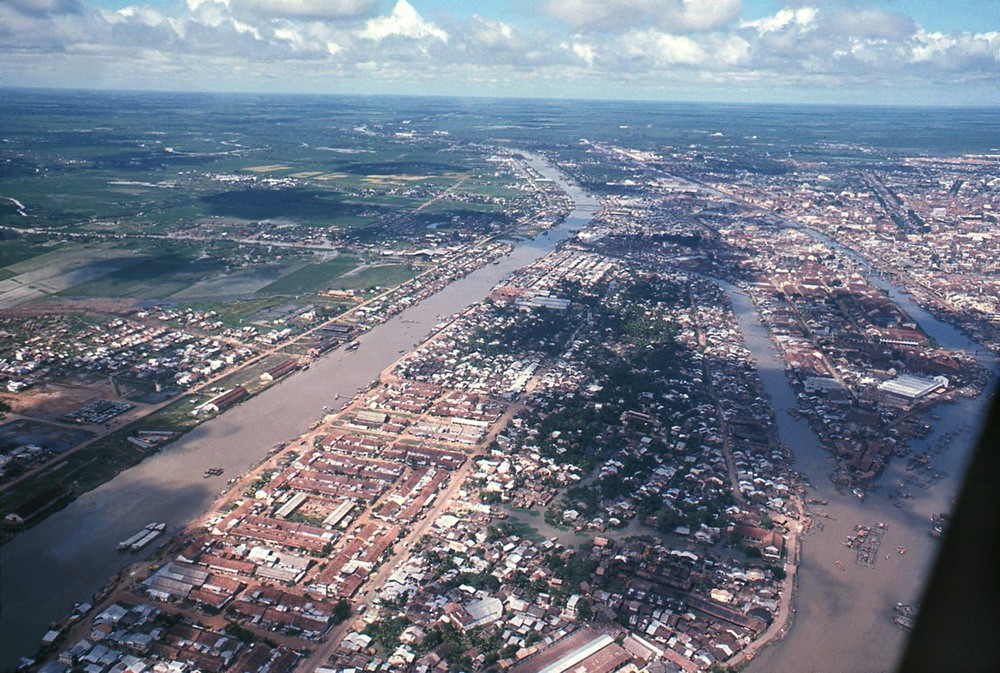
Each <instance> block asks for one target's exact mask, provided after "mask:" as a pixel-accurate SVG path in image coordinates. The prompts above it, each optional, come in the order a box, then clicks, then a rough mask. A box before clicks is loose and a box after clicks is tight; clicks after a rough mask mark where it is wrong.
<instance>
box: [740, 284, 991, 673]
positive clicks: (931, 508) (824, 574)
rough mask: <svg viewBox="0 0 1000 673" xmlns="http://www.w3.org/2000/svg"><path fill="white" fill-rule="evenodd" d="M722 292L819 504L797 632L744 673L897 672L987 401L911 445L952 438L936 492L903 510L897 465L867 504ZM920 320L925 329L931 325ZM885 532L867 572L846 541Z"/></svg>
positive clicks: (754, 330) (972, 404)
mask: <svg viewBox="0 0 1000 673" xmlns="http://www.w3.org/2000/svg"><path fill="white" fill-rule="evenodd" d="M722 286H723V288H724V289H725V290H726V292H727V295H728V296H729V298H730V300H731V301H732V303H733V307H734V310H735V312H736V315H737V319H738V322H739V326H740V329H741V331H742V332H743V335H744V339H745V341H746V344H747V348H748V349H749V350H750V351H751V352H752V354H753V356H754V359H755V361H756V365H757V369H758V372H759V374H760V376H761V379H762V380H763V382H764V388H765V391H766V392H767V394H768V396H769V398H770V400H771V403H772V405H773V407H774V409H775V413H776V416H777V419H778V433H779V437H780V438H781V441H782V442H783V443H784V444H785V445H786V446H788V447H789V448H790V449H791V451H792V453H793V454H794V456H795V463H794V466H795V468H796V470H797V472H799V473H800V474H801V475H802V476H803V477H804V481H805V482H806V485H807V486H806V490H805V498H806V499H807V502H811V503H813V504H810V505H809V514H810V516H811V517H812V519H813V521H814V524H813V526H812V528H811V529H810V530H809V531H807V532H806V533H805V534H804V535H803V536H802V539H801V559H800V561H801V562H800V564H799V566H798V569H797V580H798V581H797V589H796V597H795V605H794V613H795V620H794V625H793V626H792V627H791V628H790V629H789V630H788V633H787V635H786V636H785V637H784V639H783V640H781V641H779V642H776V643H775V644H774V645H773V646H771V647H768V648H766V649H764V650H762V651H761V652H760V653H759V654H758V655H757V656H756V657H755V659H754V660H753V661H752V662H751V663H750V664H749V665H748V667H747V668H746V670H747V671H749V672H751V673H785V672H788V673H799V672H801V671H815V672H817V673H821V672H824V671H829V672H830V673H839V672H840V671H844V670H851V671H858V672H859V673H865V672H868V671H870V672H871V673H876V672H878V671H884V670H888V669H891V668H892V667H893V666H894V665H895V663H896V661H897V660H898V658H899V655H900V653H901V651H902V648H903V646H904V645H905V642H906V632H904V631H903V630H901V629H900V628H899V627H897V626H895V625H894V624H893V623H892V607H893V606H894V605H895V604H896V603H897V602H901V603H916V602H918V601H919V598H920V595H921V593H922V591H923V585H924V583H925V582H926V580H927V578H928V577H929V573H930V568H931V565H932V563H933V560H934V557H935V555H936V552H937V545H938V542H937V541H936V540H934V539H933V538H931V537H930V536H928V534H927V532H928V530H929V528H930V525H931V520H930V516H931V515H932V514H935V513H939V512H944V511H948V510H949V509H950V505H951V502H952V499H953V498H954V496H955V494H956V493H957V491H958V488H959V487H960V485H961V479H962V476H963V474H964V469H965V465H966V463H967V461H968V458H969V455H970V451H971V447H972V446H973V443H974V441H975V439H976V436H977V433H978V425H977V423H976V422H975V420H974V419H981V418H982V417H983V414H984V413H985V410H986V405H987V404H988V401H989V399H988V395H981V396H979V397H978V398H975V399H961V400H958V401H955V402H951V403H947V404H945V405H942V406H940V407H938V408H937V409H936V410H935V411H936V413H937V415H938V416H939V417H940V418H939V420H937V421H936V422H935V424H934V430H933V431H932V433H931V434H930V435H928V436H927V437H925V438H922V439H920V440H917V441H914V442H913V445H914V451H919V450H920V449H921V447H922V445H924V444H926V445H927V446H931V445H933V444H934V443H935V442H938V441H940V440H941V437H942V436H944V435H946V434H947V435H949V436H950V437H951V440H950V442H948V448H947V449H946V450H943V451H941V452H939V453H938V454H936V455H934V456H933V458H932V460H933V461H934V463H935V465H940V467H941V471H942V472H946V475H945V477H943V478H942V479H941V481H939V482H938V483H937V484H935V485H933V486H932V487H929V488H926V489H918V490H917V492H915V493H914V494H913V497H911V498H907V499H905V500H902V501H901V500H900V499H898V498H890V497H889V496H890V495H891V487H892V485H893V484H896V483H898V482H899V481H900V480H901V479H903V478H905V476H904V474H903V473H904V472H905V466H903V465H901V464H900V461H898V460H897V461H895V462H893V463H891V464H890V466H889V468H888V469H887V470H886V472H885V473H884V474H883V475H882V476H881V477H879V478H878V479H877V480H876V481H875V482H874V487H873V488H872V490H871V491H870V492H869V494H868V496H867V497H866V498H865V499H864V500H861V499H859V498H857V497H856V496H854V495H853V494H851V493H849V492H842V491H839V490H837V489H836V488H835V487H834V485H833V484H832V483H831V482H830V479H829V475H830V474H831V473H832V472H833V469H834V461H833V459H832V457H831V456H830V455H829V454H828V453H827V451H826V450H825V449H824V447H823V445H822V443H821V442H820V441H819V438H818V437H817V436H816V434H815V433H814V432H813V430H812V429H811V428H810V427H809V424H808V423H807V422H806V421H805V420H803V419H802V418H800V417H798V416H797V415H796V416H793V415H791V414H789V413H788V411H789V410H794V409H796V408H797V401H796V398H795V393H794V390H793V389H792V387H791V385H790V383H789V381H788V379H787V376H786V373H785V367H784V363H783V361H782V360H781V359H780V355H779V354H778V352H777V350H776V349H775V346H774V344H773V342H772V341H771V338H770V334H769V332H768V330H767V329H766V328H765V327H764V325H763V324H762V323H761V322H760V320H759V317H758V315H757V312H756V309H755V308H754V306H753V304H752V302H751V301H750V299H749V298H748V297H747V295H746V294H744V293H742V292H741V291H739V290H737V289H736V288H735V287H733V286H732V285H729V284H726V283H722ZM904 308H908V307H904ZM914 317H915V318H916V319H917V320H918V322H920V324H921V326H922V327H924V325H925V323H926V322H927V317H929V316H928V315H927V314H925V315H923V316H914ZM947 327H948V326H947V325H940V324H937V325H933V326H930V329H933V330H934V331H935V332H938V333H939V334H940V335H941V336H944V337H945V338H948V339H949V343H947V344H946V345H948V346H949V347H953V346H955V345H965V344H961V343H957V339H958V337H956V335H955V334H949V333H948V331H947V329H946V328H947ZM939 341H941V339H939ZM942 342H943V341H942ZM993 371H994V372H995V371H996V369H995V366H994V368H993ZM820 503H825V504H820ZM879 523H881V524H883V525H884V528H883V529H881V530H882V531H883V532H882V535H881V539H880V546H879V549H878V550H877V552H876V554H877V555H876V556H875V557H874V562H873V563H872V564H871V565H868V564H867V563H862V562H859V558H860V556H859V555H858V553H857V551H856V550H854V549H851V548H849V547H846V546H845V545H844V540H845V539H846V538H847V537H849V536H852V535H856V534H857V532H858V531H857V530H856V527H857V526H859V525H860V526H865V527H869V528H876V527H878V524H879ZM900 549H903V550H905V553H900V551H899V550H900Z"/></svg>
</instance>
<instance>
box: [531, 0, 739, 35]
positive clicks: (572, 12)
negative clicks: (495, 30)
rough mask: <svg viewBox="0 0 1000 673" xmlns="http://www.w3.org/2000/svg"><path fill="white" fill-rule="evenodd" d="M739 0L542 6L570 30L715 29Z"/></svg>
mask: <svg viewBox="0 0 1000 673" xmlns="http://www.w3.org/2000/svg"><path fill="white" fill-rule="evenodd" d="M741 7H742V3H741V1H740V0H547V2H546V3H545V8H546V10H547V11H548V12H549V13H550V14H551V15H552V16H554V17H555V18H557V19H559V20H560V21H562V22H563V23H565V24H566V25H567V26H569V27H570V28H572V29H574V30H586V31H592V32H609V31H616V30H621V29H624V28H632V27H637V28H639V27H643V26H649V25H650V24H652V25H653V26H655V27H657V28H660V29H663V30H665V31H667V32H670V33H673V34H678V33H687V32H704V31H711V30H716V29H718V28H722V27H723V26H725V25H727V24H729V23H730V22H732V21H733V20H734V19H735V18H736V17H737V16H739V14H740V10H741Z"/></svg>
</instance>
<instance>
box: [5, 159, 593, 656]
mask: <svg viewBox="0 0 1000 673" xmlns="http://www.w3.org/2000/svg"><path fill="white" fill-rule="evenodd" d="M529 161H530V162H531V163H532V165H533V166H534V167H535V168H536V169H537V170H539V171H540V172H542V173H543V174H544V175H545V176H546V177H548V178H550V179H553V180H555V181H557V182H558V183H559V184H560V185H561V186H562V187H563V188H564V189H565V190H566V191H567V192H568V193H569V194H570V196H571V198H572V199H573V200H574V203H575V209H574V211H573V212H572V213H571V214H570V217H569V218H567V220H566V221H565V222H564V223H563V224H561V225H560V226H559V227H558V228H556V229H554V230H552V231H551V233H550V234H549V235H546V236H540V237H538V238H537V239H534V240H528V241H521V242H518V243H517V244H516V246H515V249H514V250H513V252H512V253H511V254H509V255H507V256H506V257H504V258H502V259H501V260H500V262H499V263H498V264H490V265H488V266H486V267H484V268H482V269H480V270H478V271H476V272H474V273H472V274H470V275H468V276H466V277H465V278H463V279H461V280H458V281H456V282H454V283H452V284H450V285H449V286H448V287H446V288H445V289H443V290H442V291H440V292H438V293H437V294H434V295H433V296H431V297H428V298H427V299H426V300H424V301H422V302H420V303H419V304H417V305H415V306H412V307H410V308H409V309H407V310H406V311H403V312H402V313H401V314H399V315H397V316H396V317H395V318H393V319H391V320H389V321H388V322H386V323H384V324H382V325H380V326H378V327H376V328H375V329H373V330H371V331H370V332H369V333H368V334H366V335H365V336H363V337H361V339H360V342H361V346H360V348H359V349H358V350H357V351H355V352H352V353H345V352H344V351H341V350H338V351H335V352H334V353H332V354H330V355H329V356H327V357H324V358H323V359H321V360H319V361H317V362H315V363H314V364H313V365H312V366H311V367H310V369H308V370H306V371H302V372H298V373H296V374H295V375H294V376H291V377H289V378H288V379H286V380H284V381H282V382H280V383H278V384H277V385H275V386H273V387H272V388H269V389H268V390H266V391H264V392H263V393H261V394H260V395H258V396H256V397H254V398H252V399H250V400H248V401H247V402H245V403H243V404H241V405H240V406H238V407H236V408H234V409H231V410H229V411H227V412H226V413H225V414H223V415H221V416H219V417H218V418H215V419H213V420H211V421H208V422H206V423H204V424H203V425H201V426H199V427H198V428H196V429H195V430H193V431H191V432H190V433H188V434H187V435H185V436H184V437H182V438H181V439H180V440H178V441H177V442H174V443H173V444H171V445H170V446H169V447H167V448H165V449H164V450H162V451H161V452H159V453H158V454H156V455H154V456H152V457H150V458H148V459H147V460H145V461H144V462H142V463H141V464H139V465H137V466H136V467H134V468H132V469H130V470H127V471H125V472H123V473H121V474H120V475H118V476H117V477H115V478H114V479H113V480H111V481H109V482H108V483H106V484H104V485H103V486H101V487H100V488H97V489H95V490H93V491H91V492H89V493H87V494H85V495H83V496H81V497H80V498H78V499H77V500H76V501H75V502H73V503H72V504H71V505H69V506H68V507H67V508H66V509H64V510H62V511H60V512H57V513H56V514H53V515H52V516H50V517H49V518H48V519H47V520H45V521H44V522H43V523H41V524H39V525H38V526H35V527H34V528H32V529H30V530H28V531H26V532H25V533H23V534H22V535H19V536H18V537H17V538H15V539H14V540H13V541H11V542H10V543H8V544H6V545H4V546H3V547H0V606H2V612H0V670H4V669H6V668H7V667H9V666H11V665H13V664H14V663H16V662H17V659H18V658H19V657H21V656H26V655H30V654H31V653H32V652H34V651H35V649H36V647H37V645H38V644H39V640H40V639H41V637H42V635H43V634H44V633H45V631H46V630H47V627H48V624H49V622H51V621H55V620H58V619H60V618H62V617H63V616H64V615H66V614H67V613H68V612H69V610H70V609H71V608H72V606H73V604H74V603H76V602H78V601H85V600H87V599H88V598H89V597H90V596H91V595H92V594H93V593H94V592H95V591H97V590H98V589H99V588H100V587H101V586H102V585H103V584H105V583H106V582H107V580H108V579H109V578H110V577H111V576H112V575H113V574H114V573H116V572H118V571H119V570H120V569H121V568H123V567H124V566H126V565H128V564H129V563H132V562H135V561H136V560H137V559H138V558H141V557H142V556H143V554H140V555H139V556H136V555H134V554H132V555H130V554H121V553H118V552H116V551H115V546H116V545H117V544H118V542H119V541H121V540H123V539H124V538H126V537H128V536H130V535H132V534H133V533H134V532H135V531H136V530H138V529H139V528H141V527H143V526H144V525H146V524H147V523H149V522H151V521H163V522H166V523H167V524H168V526H169V529H170V530H173V531H177V530H178V529H180V528H181V527H183V525H184V524H186V523H187V522H189V521H191V520H192V519H194V518H196V517H198V516H199V515H201V514H202V513H204V512H205V511H206V510H207V508H208V507H209V506H210V505H211V503H212V501H213V500H214V498H215V497H216V496H217V495H218V494H219V492H220V489H222V488H223V486H224V481H225V479H227V478H228V477H230V476H236V475H238V474H240V473H242V472H245V471H246V470H248V469H249V468H250V467H252V466H253V465H254V464H256V463H257V462H259V461H260V460H261V459H262V458H263V457H264V456H265V455H266V454H267V452H268V450H269V449H270V448H271V447H272V446H274V445H275V444H277V443H279V442H283V441H287V440H289V439H291V438H294V437H296V436H298V435H299V434H301V433H303V432H304V431H305V430H306V429H307V427H308V426H309V425H310V424H311V423H313V422H314V421H316V420H318V419H320V418H322V417H323V415H324V414H325V413H328V412H329V411H330V410H332V409H334V408H338V407H340V406H343V404H344V403H345V402H346V400H349V399H350V398H351V397H352V396H353V395H354V394H356V393H357V392H358V391H359V390H362V389H364V388H365V387H366V386H367V385H368V384H369V383H370V382H371V381H373V380H374V379H375V378H376V377H377V376H378V374H379V373H380V372H381V371H382V370H383V369H385V368H386V367H388V366H389V365H390V364H392V363H393V362H394V361H395V360H396V359H397V358H399V357H400V355H401V353H404V352H406V351H409V350H411V349H412V348H414V347H415V346H416V345H417V344H419V343H420V342H421V341H423V340H424V339H425V338H426V337H427V336H429V335H430V334H431V333H432V332H433V330H434V325H435V324H436V323H437V322H438V321H439V320H440V318H441V317H443V316H450V315H452V314H454V313H456V312H458V311H461V310H463V309H465V308H466V307H468V306H470V305H472V304H474V303H477V302H479V301H481V300H482V299H484V298H485V297H486V296H487V295H488V294H489V292H490V290H491V289H492V288H493V286H494V285H495V284H497V283H498V282H499V281H500V280H502V279H503V278H505V277H507V276H508V275H510V274H511V273H513V272H514V271H517V270H518V269H521V268H523V267H524V266H526V265H528V264H530V263H531V262H533V261H535V260H536V259H538V258H540V257H541V256H543V255H545V254H546V253H548V252H550V251H551V250H552V249H553V248H554V247H555V246H556V244H558V243H559V242H560V241H562V240H564V239H566V238H567V237H568V236H570V235H571V234H572V233H573V232H574V231H576V230H578V229H579V228H580V227H582V226H583V225H585V224H586V223H587V222H589V220H590V219H591V217H592V215H593V211H594V209H595V208H596V207H597V206H598V203H597V201H595V200H594V199H592V198H591V197H589V196H587V195H585V194H584V193H583V192H582V191H581V190H580V189H579V188H578V187H576V186H575V185H572V184H568V183H567V182H566V181H565V178H564V177H563V176H562V174H561V173H559V171H558V170H556V169H554V168H552V167H551V166H549V165H548V164H546V163H545V162H544V161H543V160H542V159H541V158H540V157H535V156H532V157H529ZM213 466H219V467H222V468H224V469H225V476H223V477H222V478H214V479H204V478H203V477H202V474H203V473H204V471H205V470H206V469H207V468H209V467H213ZM151 551H152V549H150V550H147V551H146V552H145V555H149V554H150V553H151Z"/></svg>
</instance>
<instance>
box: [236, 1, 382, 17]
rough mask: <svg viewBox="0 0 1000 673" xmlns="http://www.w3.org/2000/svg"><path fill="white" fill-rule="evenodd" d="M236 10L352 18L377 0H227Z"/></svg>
mask: <svg viewBox="0 0 1000 673" xmlns="http://www.w3.org/2000/svg"><path fill="white" fill-rule="evenodd" d="M227 4H228V5H229V6H230V7H231V8H232V9H233V10H235V11H238V12H241V13H248V14H255V15H258V16H262V17H273V18H283V19H331V20H340V19H352V18H357V17H361V16H365V15H367V14H368V13H370V12H371V11H372V10H373V9H374V7H375V0H227Z"/></svg>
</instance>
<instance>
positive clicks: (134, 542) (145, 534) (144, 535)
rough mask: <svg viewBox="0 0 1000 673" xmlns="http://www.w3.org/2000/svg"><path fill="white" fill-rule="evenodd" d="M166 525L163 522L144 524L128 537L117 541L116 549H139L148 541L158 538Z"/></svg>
mask: <svg viewBox="0 0 1000 673" xmlns="http://www.w3.org/2000/svg"><path fill="white" fill-rule="evenodd" d="M166 527H167V524H165V523H156V522H155V521H154V522H153V523H149V524H146V527H145V528H143V529H142V530H140V531H139V532H138V533H136V534H135V535H132V536H131V537H128V538H126V539H124V540H122V541H121V542H119V543H118V551H139V550H140V549H142V548H143V547H145V546H146V545H148V544H149V543H150V542H152V541H153V540H155V539H156V538H158V537H159V536H160V535H161V534H162V533H163V531H164V529H165V528H166Z"/></svg>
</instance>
